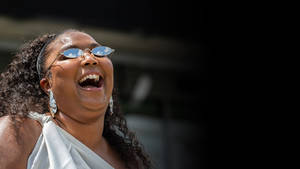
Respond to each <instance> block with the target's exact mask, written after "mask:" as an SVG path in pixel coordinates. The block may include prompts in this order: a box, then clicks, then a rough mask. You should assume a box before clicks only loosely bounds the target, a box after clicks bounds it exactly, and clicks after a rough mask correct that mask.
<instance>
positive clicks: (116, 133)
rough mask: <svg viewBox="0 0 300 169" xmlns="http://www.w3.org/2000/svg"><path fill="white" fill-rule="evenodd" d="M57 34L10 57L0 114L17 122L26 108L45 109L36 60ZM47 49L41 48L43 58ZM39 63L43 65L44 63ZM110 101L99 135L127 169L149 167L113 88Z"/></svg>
mask: <svg viewBox="0 0 300 169" xmlns="http://www.w3.org/2000/svg"><path fill="white" fill-rule="evenodd" d="M67 31H77V30H73V29H72V30H67ZM67 31H63V32H62V33H60V34H63V33H64V32H67ZM78 32H80V31H78ZM60 34H58V35H56V34H45V35H42V36H39V37H38V38H36V39H34V40H32V41H29V42H27V43H25V44H24V45H23V46H22V47H21V48H20V49H19V51H18V52H17V53H16V55H15V56H14V57H13V60H12V61H11V63H10V64H9V65H8V66H7V68H6V70H5V71H4V72H2V73H1V76H0V117H1V116H6V115H9V116H10V117H11V118H12V119H13V120H14V121H17V120H16V119H20V118H21V119H23V118H26V117H27V115H28V113H29V112H30V111H34V112H39V113H46V112H48V111H49V110H48V103H49V98H48V96H47V94H46V93H45V92H44V91H43V90H42V89H41V87H40V85H39V81H40V78H39V75H38V73H37V67H36V63H37V57H38V55H39V53H40V52H41V50H42V49H43V47H44V46H47V44H49V42H50V43H51V41H53V40H54V39H55V38H56V37H58V36H59V35H60ZM47 52H48V51H47V50H45V55H44V56H45V57H46V56H47ZM41 63H43V62H41ZM41 66H42V67H44V65H41ZM47 71H48V70H44V71H43V72H41V76H42V77H44V76H46V74H47ZM113 100H114V104H113V105H114V106H113V112H114V113H113V114H112V115H110V114H109V110H110V108H109V107H108V109H107V111H106V114H105V122H104V131H103V136H104V137H105V138H106V139H107V140H108V142H109V143H110V145H111V146H112V147H113V148H114V149H115V150H116V151H117V152H118V153H119V154H120V156H121V158H122V159H123V160H124V162H125V163H126V165H127V167H128V168H135V169H136V168H152V164H151V160H150V158H149V156H148V155H147V154H146V153H145V152H144V150H143V146H142V145H141V144H140V143H139V141H138V140H137V138H136V136H135V134H134V133H133V132H131V131H129V129H128V127H127V123H126V120H125V118H124V115H123V113H122V112H121V111H120V108H119V104H118V101H117V92H116V89H113ZM16 117H18V118H16Z"/></svg>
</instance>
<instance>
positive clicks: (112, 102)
mask: <svg viewBox="0 0 300 169" xmlns="http://www.w3.org/2000/svg"><path fill="white" fill-rule="evenodd" d="M113 107H114V101H113V98H112V96H111V97H110V99H109V108H110V113H109V114H110V115H112V114H113V113H114V111H113Z"/></svg>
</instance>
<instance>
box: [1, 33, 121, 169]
mask: <svg viewBox="0 0 300 169" xmlns="http://www.w3.org/2000/svg"><path fill="white" fill-rule="evenodd" d="M99 45H100V44H98V43H97V42H96V41H95V40H94V39H93V38H92V37H91V36H90V35H88V34H86V33H83V32H66V33H64V34H62V35H60V36H59V37H57V38H56V39H55V40H54V41H53V42H52V43H50V44H49V46H48V47H47V50H48V51H49V55H48V56H49V57H48V58H47V59H46V63H45V67H46V68H48V67H50V65H51V64H52V63H53V64H52V65H51V69H50V71H51V77H48V78H43V79H42V80H41V81H40V85H41V87H42V89H43V90H44V91H45V92H46V93H47V94H49V91H50V90H51V91H52V92H53V95H54V98H55V100H56V104H57V107H58V112H57V113H56V114H55V118H54V122H55V123H56V124H57V125H58V126H60V127H61V128H63V129H64V130H66V131H67V132H68V133H70V134H71V135H73V136H74V137H75V138H77V139H78V140H79V141H81V142H82V143H83V144H85V145H86V146H87V147H89V148H90V149H91V150H93V151H94V152H95V153H97V154H98V155H99V156H101V157H102V158H103V159H104V160H105V161H107V162H108V163H109V164H111V165H112V166H113V167H114V168H120V169H121V168H125V165H124V162H123V161H122V160H121V159H120V157H119V155H118V153H117V152H116V151H115V150H113V149H112V147H111V146H110V145H109V143H108V142H107V141H106V139H105V138H104V137H103V136H102V133H103V127H104V116H105V112H106V109H107V106H108V103H109V99H110V97H111V94H112V89H113V65H112V62H111V60H110V59H109V58H107V57H101V58H99V57H95V56H94V55H93V54H91V53H90V52H89V49H92V48H94V47H95V46H99ZM74 46H75V47H77V48H80V49H82V50H84V56H82V57H78V58H75V59H64V58H63V57H58V56H60V55H59V54H60V53H61V52H63V51H64V50H66V49H69V48H74ZM91 72H93V73H98V74H101V75H102V76H103V79H104V85H103V87H102V88H101V90H97V91H87V90H84V89H82V88H81V87H80V86H79V85H78V81H79V79H80V78H81V77H82V76H83V75H85V74H87V73H91ZM25 122H26V123H25ZM25 122H24V123H23V125H22V127H21V128H24V129H22V130H24V131H26V130H25V129H27V130H28V131H34V133H33V134H32V136H26V134H23V135H24V137H29V138H26V139H22V140H26V141H25V142H26V143H24V145H25V146H19V147H20V148H17V150H20V151H23V152H25V153H10V152H9V150H7V149H6V150H7V151H4V150H1V148H2V147H0V153H1V154H2V153H3V154H4V153H8V154H9V157H10V158H11V159H18V158H19V159H23V160H20V161H22V163H18V166H16V165H17V164H15V166H14V168H26V162H27V159H28V156H29V155H30V152H31V151H32V150H33V148H34V145H35V142H36V141H37V139H38V136H39V134H40V133H41V126H40V125H39V124H37V122H36V121H34V120H30V119H29V120H26V121H25ZM9 123H11V120H9V119H6V118H3V117H2V118H0V124H1V125H2V128H1V125H0V145H7V144H8V145H10V146H11V148H12V147H14V148H15V147H18V146H16V144H12V143H13V142H14V141H7V140H6V141H5V140H4V139H3V138H4V137H2V135H4V136H5V137H10V135H12V134H13V132H14V131H13V130H11V129H10V128H11V127H9V126H10V125H8V124H9ZM27 123H29V124H27ZM24 133H27V132H24ZM29 133H30V132H29ZM1 134H2V135H1ZM21 135H22V134H21ZM1 138H2V140H1ZM4 149H5V148H4ZM3 151H4V152H3ZM1 154H0V155H1ZM17 154H19V155H17ZM20 154H24V155H20ZM11 156H13V157H11ZM1 159H3V158H1ZM1 159H0V160H1ZM0 162H1V164H2V161H0ZM9 165H12V164H11V163H7V166H9ZM1 167H2V166H0V169H2V168H1ZM9 167H11V166H9ZM9 167H7V168H9Z"/></svg>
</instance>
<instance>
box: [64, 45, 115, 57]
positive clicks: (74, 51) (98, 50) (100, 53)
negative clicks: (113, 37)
mask: <svg viewBox="0 0 300 169" xmlns="http://www.w3.org/2000/svg"><path fill="white" fill-rule="evenodd" d="M114 51H115V50H114V49H111V48H110V47H107V46H98V47H95V48H93V49H92V50H91V53H92V54H93V55H94V56H96V57H105V56H108V55H110V54H111V53H112V52H114ZM83 53H84V52H83V50H81V49H79V48H71V49H67V50H65V51H63V52H62V53H61V55H63V56H64V57H66V58H70V59H74V58H78V57H79V56H83Z"/></svg>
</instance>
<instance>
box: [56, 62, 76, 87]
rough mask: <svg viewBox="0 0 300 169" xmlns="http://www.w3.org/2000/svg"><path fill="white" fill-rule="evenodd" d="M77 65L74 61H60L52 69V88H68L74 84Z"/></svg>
mask: <svg viewBox="0 0 300 169" xmlns="http://www.w3.org/2000/svg"><path fill="white" fill-rule="evenodd" d="M78 66H79V63H78V62H76V61H69V60H66V61H62V62H60V63H59V64H55V65H53V67H52V69H51V70H52V79H53V86H54V87H65V86H67V85H68V86H69V85H70V83H71V84H74V82H75V78H76V74H77V72H78V71H77V70H78Z"/></svg>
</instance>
